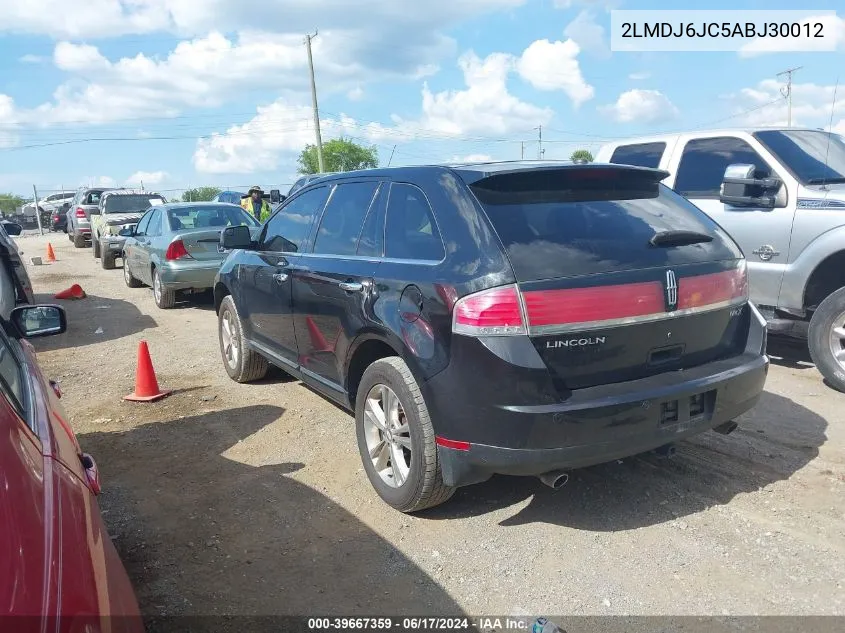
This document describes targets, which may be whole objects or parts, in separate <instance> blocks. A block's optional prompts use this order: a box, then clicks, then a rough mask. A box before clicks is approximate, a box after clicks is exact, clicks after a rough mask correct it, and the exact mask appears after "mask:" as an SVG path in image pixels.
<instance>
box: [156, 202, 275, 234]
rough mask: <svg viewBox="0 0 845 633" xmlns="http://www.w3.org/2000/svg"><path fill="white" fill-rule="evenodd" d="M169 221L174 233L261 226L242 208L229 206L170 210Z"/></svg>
mask: <svg viewBox="0 0 845 633" xmlns="http://www.w3.org/2000/svg"><path fill="white" fill-rule="evenodd" d="M167 219H168V221H169V222H170V228H171V229H173V230H174V231H181V230H184V229H201V228H222V227H224V226H260V225H259V223H258V220H256V219H255V218H254V217H252V216H251V215H250V214H249V213H247V212H246V211H244V210H243V209H242V208H240V207H233V206H228V205H225V206H224V205H220V206H202V207H179V208H177V209H169V210H168V212H167Z"/></svg>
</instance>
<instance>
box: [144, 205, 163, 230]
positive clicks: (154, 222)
mask: <svg viewBox="0 0 845 633" xmlns="http://www.w3.org/2000/svg"><path fill="white" fill-rule="evenodd" d="M148 215H149V216H150V223H149V225H147V235H149V236H150V237H158V236H159V235H161V211H159V210H158V209H153V210H152V211H150V213H149V214H148Z"/></svg>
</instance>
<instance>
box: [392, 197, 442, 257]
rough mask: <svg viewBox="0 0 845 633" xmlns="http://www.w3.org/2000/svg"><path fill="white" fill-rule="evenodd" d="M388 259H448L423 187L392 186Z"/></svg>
mask: <svg viewBox="0 0 845 633" xmlns="http://www.w3.org/2000/svg"><path fill="white" fill-rule="evenodd" d="M384 250H385V252H384V255H385V257H392V258H396V259H415V260H427V261H440V260H441V259H443V258H444V257H445V256H446V251H445V249H444V248H443V240H442V239H441V238H440V231H438V229H437V223H436V222H435V220H434V213H433V212H432V210H431V207H430V206H429V204H428V200H427V199H426V197H425V194H424V193H423V192H422V190H421V189H420V188H419V187H415V186H414V185H409V184H405V183H393V184H392V185H391V186H390V198H389V200H388V203H387V228H386V230H385V249H384Z"/></svg>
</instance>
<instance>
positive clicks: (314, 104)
mask: <svg viewBox="0 0 845 633" xmlns="http://www.w3.org/2000/svg"><path fill="white" fill-rule="evenodd" d="M318 33H319V31H314V35H306V36H305V48H306V49H307V50H308V68H309V69H310V71H311V106H312V108H313V109H314V132H315V134H316V135H317V167H318V169H319V170H320V173H321V174H322V173H323V172H324V171H325V168H324V167H323V139H322V138H321V137H320V111H319V110H318V109H317V82H316V81H315V80H314V59H313V58H312V57H311V40H312V39H314V38H315V37H317V34H318Z"/></svg>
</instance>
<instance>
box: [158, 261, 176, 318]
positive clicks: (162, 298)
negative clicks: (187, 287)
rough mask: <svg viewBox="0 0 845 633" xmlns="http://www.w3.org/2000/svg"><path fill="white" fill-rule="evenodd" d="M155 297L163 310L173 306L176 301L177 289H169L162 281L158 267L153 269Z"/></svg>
mask: <svg viewBox="0 0 845 633" xmlns="http://www.w3.org/2000/svg"><path fill="white" fill-rule="evenodd" d="M153 297H154V298H155V301H156V305H157V306H158V307H159V308H161V309H162V310H167V309H168V308H172V307H173V306H174V305H175V303H176V291H175V290H168V289H167V288H165V287H164V284H163V283H162V281H161V275H160V274H159V272H158V269H156V268H154V269H153Z"/></svg>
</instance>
